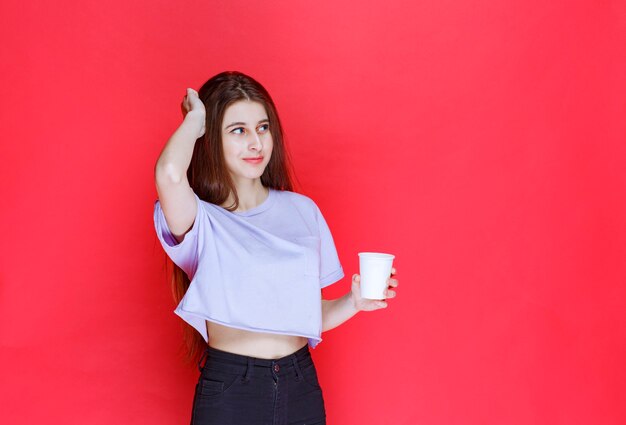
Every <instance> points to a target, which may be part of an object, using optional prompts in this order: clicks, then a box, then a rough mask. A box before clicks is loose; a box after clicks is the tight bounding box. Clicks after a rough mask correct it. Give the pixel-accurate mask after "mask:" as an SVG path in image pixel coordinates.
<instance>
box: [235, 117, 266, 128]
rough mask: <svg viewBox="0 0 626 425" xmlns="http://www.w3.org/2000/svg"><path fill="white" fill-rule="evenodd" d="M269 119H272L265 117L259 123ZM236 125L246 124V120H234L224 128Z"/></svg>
mask: <svg viewBox="0 0 626 425" xmlns="http://www.w3.org/2000/svg"><path fill="white" fill-rule="evenodd" d="M269 121H270V120H269V119H268V118H264V119H262V120H261V121H259V122H258V123H257V124H261V123H262V122H269ZM234 125H246V123H245V122H233V123H230V124H228V125H227V126H226V127H224V129H227V128H230V127H232V126H234Z"/></svg>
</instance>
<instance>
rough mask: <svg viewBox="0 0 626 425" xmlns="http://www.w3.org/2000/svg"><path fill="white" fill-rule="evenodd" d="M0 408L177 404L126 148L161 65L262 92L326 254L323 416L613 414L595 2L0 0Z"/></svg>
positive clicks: (621, 197) (550, 419) (622, 159)
mask: <svg viewBox="0 0 626 425" xmlns="http://www.w3.org/2000/svg"><path fill="white" fill-rule="evenodd" d="M0 16H2V18H1V19H2V25H0V35H1V38H2V40H3V42H2V49H1V50H0V59H1V61H0V63H1V66H2V79H1V81H2V82H1V83H0V87H1V90H2V91H1V96H0V97H1V99H2V113H1V116H0V123H1V127H2V144H1V146H2V148H1V149H2V153H1V155H0V157H1V158H2V167H1V168H2V171H0V173H1V174H0V175H1V176H2V185H1V189H0V190H1V191H2V192H1V193H2V199H3V201H4V202H3V208H1V209H0V210H1V214H2V215H1V216H0V218H1V219H2V223H3V227H4V229H3V231H4V235H3V241H4V243H3V244H2V255H1V256H0V259H1V260H0V261H1V262H0V285H1V286H0V290H1V292H0V346H1V348H0V356H1V359H0V360H1V361H0V364H1V366H0V368H1V369H0V376H2V379H0V381H1V384H0V399H2V400H3V403H2V405H3V407H2V422H3V423H7V424H9V423H10V424H17V423H23V424H31V423H40V422H45V423H64V424H73V423H77V424H78V423H81V424H82V423H89V424H109V423H113V422H115V423H125V424H146V423H152V424H175V423H176V424H178V423H188V421H189V415H190V410H191V401H192V397H193V387H194V384H195V379H196V378H197V370H193V369H191V368H188V367H186V366H184V365H183V364H182V362H181V361H180V359H179V358H178V357H177V355H178V353H177V350H178V346H179V344H180V330H179V326H180V323H179V322H180V319H178V318H177V317H176V316H175V315H174V314H173V309H174V305H173V302H172V300H171V297H170V290H169V286H168V281H167V280H166V276H165V270H164V269H163V263H164V258H163V256H164V253H163V252H162V250H161V249H160V247H159V246H158V242H157V240H156V237H155V235H154V228H153V224H152V209H153V203H154V200H155V199H156V190H155V188H154V181H153V167H154V163H155V161H156V159H157V157H158V154H159V152H160V150H161V149H162V147H163V145H164V143H165V142H166V140H167V138H168V137H169V136H170V134H171V133H172V132H173V131H174V130H175V128H176V127H177V126H178V124H179V123H180V119H181V116H180V108H179V104H180V101H181V100H182V97H183V96H184V94H185V88H186V87H188V86H189V87H194V88H196V89H197V88H199V87H200V85H201V84H202V83H203V82H204V81H205V80H206V79H207V78H209V77H210V76H212V75H214V74H216V73H217V72H220V71H223V70H227V69H236V70H240V71H243V72H245V73H248V74H250V75H252V76H253V77H254V78H256V79H258V80H259V81H260V82H262V84H264V85H265V86H266V87H267V88H268V90H269V91H270V93H271V94H272V96H273V97H274V100H275V101H276V104H277V106H278V108H279V112H280V114H281V119H282V121H283V123H284V126H285V130H286V136H287V142H288V144H289V148H290V151H291V154H292V157H293V159H294V162H295V165H296V170H297V176H298V179H299V181H300V184H301V185H300V187H301V191H302V192H303V193H305V194H307V195H309V196H311V197H312V198H313V199H314V200H315V201H316V202H317V203H318V205H319V206H320V208H321V209H322V212H323V213H324V215H325V217H326V219H327V221H328V224H329V225H330V227H331V230H332V231H333V235H334V237H335V241H336V244H337V248H338V251H339V255H340V258H341V260H342V263H343V265H344V269H345V271H346V274H347V278H346V279H345V280H344V281H341V282H339V283H337V284H335V285H333V286H332V287H330V288H328V289H326V290H325V292H324V295H325V297H326V298H337V297H339V296H341V295H343V294H345V293H346V292H347V291H348V290H349V287H350V282H349V277H350V276H351V275H352V274H353V273H355V272H357V265H358V260H357V252H359V251H386V252H391V253H393V254H395V255H396V262H395V265H396V267H397V270H398V278H399V280H400V287H399V288H398V297H397V298H396V299H391V300H389V307H388V308H387V309H386V310H378V311H375V312H370V313H359V314H358V315H357V316H356V317H354V318H353V319H351V320H350V321H348V322H346V323H345V324H343V325H342V326H340V327H339V328H336V329H333V330H330V331H328V332H327V333H324V334H323V335H322V336H323V338H324V340H323V342H322V343H321V344H320V345H319V346H318V348H317V349H315V350H314V359H315V361H316V363H317V364H318V371H319V374H320V381H321V384H322V387H323V389H324V394H325V399H326V408H327V413H328V420H329V424H383V423H384V424H396V425H400V424H411V425H412V424H437V425H438V424H468V425H473V424H476V425H478V424H546V425H552V424H568V425H569V424H623V423H626V408H625V407H624V406H626V388H625V384H624V383H625V382H626V366H625V365H626V362H625V361H624V359H625V358H626V319H625V316H626V284H625V283H626V266H625V264H626V262H625V258H626V225H625V223H626V220H625V217H626V196H625V195H626V191H625V189H626V172H625V171H624V170H625V168H626V137H625V136H626V123H625V117H626V101H625V100H624V99H626V83H625V81H626V80H625V79H624V75H626V63H625V57H626V56H625V55H624V46H625V45H626V18H625V17H626V8H625V6H624V4H623V2H622V3H620V2H597V1H568V2H565V1H557V2H539V1H530V2H528V1H527V2H520V1H517V2H499V1H482V2H469V1H465V0H455V1H434V0H430V1H422V2H400V1H395V0H394V1H374V2H366V3H363V2H362V3H356V2H347V1H333V2H287V1H285V2H241V1H231V2H212V1H202V2H200V1H196V2H189V3H180V2H145V1H144V2H128V1H115V0H113V1H109V2H84V1H80V2H79V1H70V2H64V3H49V4H42V2H26V3H25V2H23V1H20V2H17V1H15V0H8V1H4V2H3V3H2V5H1V6H0Z"/></svg>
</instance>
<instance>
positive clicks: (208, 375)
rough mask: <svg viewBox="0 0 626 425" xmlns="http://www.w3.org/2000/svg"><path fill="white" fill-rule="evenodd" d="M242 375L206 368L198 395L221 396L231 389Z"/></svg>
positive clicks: (205, 396)
mask: <svg viewBox="0 0 626 425" xmlns="http://www.w3.org/2000/svg"><path fill="white" fill-rule="evenodd" d="M238 380H241V376H239V375H238V374H230V373H222V372H219V371H212V370H207V369H205V370H204V371H203V375H202V376H201V377H200V381H199V382H198V395H199V396H200V397H202V398H214V397H219V396H221V395H223V394H224V393H226V392H227V391H228V390H230V389H231V388H232V387H233V386H234V385H235V384H236V383H237V381H238Z"/></svg>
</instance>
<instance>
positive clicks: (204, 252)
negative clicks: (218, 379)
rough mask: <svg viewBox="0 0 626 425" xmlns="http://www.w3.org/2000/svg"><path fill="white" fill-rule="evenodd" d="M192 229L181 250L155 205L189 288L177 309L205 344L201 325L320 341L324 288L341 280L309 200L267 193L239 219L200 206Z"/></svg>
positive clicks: (165, 242) (159, 227)
mask: <svg viewBox="0 0 626 425" xmlns="http://www.w3.org/2000/svg"><path fill="white" fill-rule="evenodd" d="M195 196H196V201H197V202H198V211H197V214H196V217H195V220H194V223H193V226H192V228H191V229H190V230H189V231H188V232H187V233H186V234H185V236H184V239H183V240H182V241H181V242H180V243H178V242H177V241H176V239H175V238H174V236H173V235H172V233H171V231H170V229H169V227H168V225H167V222H166V220H165V216H164V214H163V210H162V209H161V205H160V202H159V201H158V200H156V201H155V204H154V225H155V230H156V233H157V237H158V239H159V241H160V243H161V245H162V247H163V249H164V250H165V252H166V253H167V255H168V256H169V257H170V258H171V260H172V261H173V262H174V263H175V264H176V265H177V266H179V267H180V268H181V269H182V270H183V271H184V272H185V273H186V274H187V276H188V277H189V280H190V281H191V283H190V285H189V288H188V289H187V292H186V293H185V296H184V297H183V298H182V299H181V301H180V303H179V304H178V306H177V307H176V309H175V310H174V312H175V313H176V314H177V315H179V316H180V317H181V318H182V319H183V320H185V321H186V322H187V323H189V324H190V325H191V326H193V327H194V328H195V329H196V330H198V332H200V334H201V335H202V336H203V337H204V339H205V341H207V342H208V335H207V330H206V326H205V320H209V321H213V322H216V323H219V324H222V325H225V326H230V327H234V328H238V329H245V330H249V331H256V332H268V333H276V334H284V335H297V336H303V337H306V338H307V339H308V341H309V346H310V347H311V348H315V346H316V345H317V344H318V343H319V342H321V340H322V339H321V331H322V306H321V289H322V288H324V287H326V286H328V285H330V284H332V283H335V282H337V281H338V280H340V279H341V278H342V277H343V276H344V272H343V268H342V266H341V263H340V261H339V258H338V255H337V250H336V248H335V244H334V241H333V237H332V235H331V232H330V229H329V227H328V225H327V223H326V220H325V219H324V217H323V216H322V213H321V211H320V209H319V208H318V207H317V205H316V204H315V203H314V202H313V200H311V199H310V198H309V197H307V196H305V195H302V194H298V193H295V192H291V191H281V190H274V189H270V190H269V195H268V197H267V198H266V199H265V201H263V202H262V203H261V204H259V205H258V206H256V207H254V208H252V209H250V210H247V211H243V212H230V211H227V210H226V209H224V208H222V207H220V206H219V205H215V204H212V203H209V202H206V201H203V200H201V199H200V198H199V197H198V195H195Z"/></svg>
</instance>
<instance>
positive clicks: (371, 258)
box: [359, 252, 395, 300]
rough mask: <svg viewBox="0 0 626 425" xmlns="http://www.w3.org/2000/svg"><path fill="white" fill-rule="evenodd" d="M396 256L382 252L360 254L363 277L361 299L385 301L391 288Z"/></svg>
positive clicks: (360, 271)
mask: <svg viewBox="0 0 626 425" xmlns="http://www.w3.org/2000/svg"><path fill="white" fill-rule="evenodd" d="M394 258H395V256H394V255H391V254H383V253H382V252H359V273H360V275H361V298H367V299H372V300H383V299H385V298H386V297H385V290H386V289H387V287H388V286H389V285H388V284H387V279H389V277H390V276H391V266H392V264H393V259H394Z"/></svg>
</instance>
